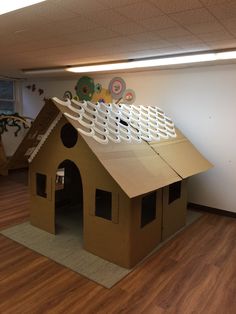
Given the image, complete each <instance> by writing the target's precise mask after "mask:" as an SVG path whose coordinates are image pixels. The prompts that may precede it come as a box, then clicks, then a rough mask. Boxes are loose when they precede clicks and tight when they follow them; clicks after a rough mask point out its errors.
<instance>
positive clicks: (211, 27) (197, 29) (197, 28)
mask: <svg viewBox="0 0 236 314" xmlns="http://www.w3.org/2000/svg"><path fill="white" fill-rule="evenodd" d="M185 27H186V28H187V29H188V30H190V31H191V33H193V34H196V35H198V34H205V33H212V32H218V31H224V27H223V26H222V24H221V23H219V22H213V23H201V24H192V25H186V26H185Z"/></svg>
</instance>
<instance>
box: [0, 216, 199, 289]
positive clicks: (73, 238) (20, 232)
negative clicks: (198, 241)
mask: <svg viewBox="0 0 236 314" xmlns="http://www.w3.org/2000/svg"><path fill="white" fill-rule="evenodd" d="M200 216H201V213H199V212H195V211H190V210H189V211H188V215H187V224H186V226H188V225H189V224H191V223H193V222H194V221H195V220H197V219H198V218H199V217H200ZM75 221H78V220H76V219H73V220H70V221H67V220H66V218H65V217H63V219H61V220H60V224H59V228H58V234H57V235H52V234H50V233H47V232H45V231H43V230H41V229H38V228H36V227H34V226H32V225H30V223H29V222H25V223H22V224H19V225H16V226H14V227H10V228H8V229H5V230H2V231H1V232H0V233H1V234H2V235H4V236H6V237H8V238H10V239H12V240H14V241H16V242H18V243H20V244H22V245H24V246H26V247H28V248H30V249H32V250H33V251H36V252H38V253H40V254H42V255H44V256H46V257H48V258H50V259H52V260H54V261H55V262H57V263H59V264H61V265H63V266H66V267H68V268H70V269H72V270H73V271H75V272H77V273H79V274H81V275H83V276H85V277H87V278H89V279H90V280H93V281H95V282H96V283H98V284H100V285H102V286H104V287H106V288H111V287H112V286H113V285H115V284H116V283H117V282H118V281H120V280H121V279H122V278H124V277H125V276H126V275H127V274H129V273H130V272H131V271H132V270H133V269H125V268H122V267H120V266H117V265H115V264H113V263H110V262H108V261H106V260H104V259H102V258H100V257H98V256H95V255H93V254H91V253H89V252H87V251H85V250H84V249H83V247H82V227H81V228H78V224H77V222H76V223H75ZM184 228H185V227H184ZM184 228H183V229H184ZM183 229H181V230H183ZM181 230H180V231H181ZM180 231H178V232H180ZM172 237H173V236H172ZM168 240H169V239H168ZM168 240H167V241H168ZM165 243H166V241H165V242H162V243H161V244H159V245H158V246H157V247H156V248H155V249H154V250H153V252H155V251H156V250H157V249H159V248H160V247H161V246H163V244H165ZM153 252H152V253H153ZM152 253H151V254H152ZM151 254H150V255H151ZM150 255H149V256H150Z"/></svg>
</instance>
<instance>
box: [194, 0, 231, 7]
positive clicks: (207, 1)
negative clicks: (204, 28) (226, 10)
mask: <svg viewBox="0 0 236 314" xmlns="http://www.w3.org/2000/svg"><path fill="white" fill-rule="evenodd" d="M200 1H201V2H202V4H203V5H205V6H211V5H218V4H226V3H229V2H233V1H234V0H200Z"/></svg>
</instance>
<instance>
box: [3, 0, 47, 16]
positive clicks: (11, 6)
mask: <svg viewBox="0 0 236 314" xmlns="http://www.w3.org/2000/svg"><path fill="white" fill-rule="evenodd" d="M43 1H46V0H7V1H3V0H2V1H0V15H2V14H5V13H8V12H12V11H15V10H18V9H22V8H25V7H28V6H30V5H33V4H36V3H40V2H43Z"/></svg>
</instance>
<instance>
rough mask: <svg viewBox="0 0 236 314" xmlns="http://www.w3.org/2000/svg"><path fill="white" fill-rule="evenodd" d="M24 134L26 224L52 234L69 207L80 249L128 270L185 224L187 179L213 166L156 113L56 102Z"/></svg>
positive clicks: (135, 108)
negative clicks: (76, 217) (76, 216)
mask: <svg viewBox="0 0 236 314" xmlns="http://www.w3.org/2000/svg"><path fill="white" fill-rule="evenodd" d="M29 133H30V134H28V135H27V136H26V138H25V139H24V140H23V142H22V144H21V145H20V147H19V148H18V151H17V154H16V157H15V158H16V159H17V160H24V161H26V160H27V159H28V161H29V178H30V194H31V223H32V224H33V225H35V226H37V227H39V228H41V229H43V230H46V231H48V232H50V233H57V228H56V218H57V213H58V210H64V214H65V215H70V213H71V207H73V206H74V207H75V208H77V209H76V210H80V211H81V215H82V218H81V219H83V224H82V225H83V231H82V232H83V245H84V248H85V249H86V250H88V251H90V252H92V253H93V254H96V255H98V256H100V257H102V258H104V259H107V260H109V261H111V262H114V263H116V264H118V265H120V266H123V267H126V268H130V267H133V266H134V265H135V264H137V263H138V262H139V261H140V260H141V259H143V258H144V257H145V256H146V255H147V254H149V253H150V252H151V251H152V250H153V249H154V248H155V246H156V245H157V244H158V243H160V242H161V241H162V240H165V239H166V238H168V237H169V236H171V235H172V234H174V233H175V232H176V231H178V230H179V229H180V228H181V227H183V226H184V225H185V222H186V205H187V184H186V178H188V177H189V176H192V175H195V174H197V173H200V172H202V171H206V170H208V169H209V168H211V167H212V165H211V164H210V163H209V162H208V161H207V160H206V159H205V158H204V157H203V156H202V155H201V154H200V153H199V152H198V151H197V149H196V148H195V147H194V146H193V145H192V144H191V143H190V141H189V140H188V139H187V138H186V137H185V136H184V135H183V134H182V133H181V132H180V131H179V130H178V129H177V128H176V127H175V126H174V123H173V122H172V120H171V119H170V118H169V117H166V115H165V114H164V112H163V111H162V110H161V109H160V108H157V107H146V108H145V107H143V106H131V107H128V106H126V105H115V104H110V105H107V106H105V105H103V104H96V105H94V104H91V103H89V102H85V101H84V102H76V101H69V100H68V101H66V102H63V101H60V100H59V99H57V98H53V99H52V100H49V101H48V102H47V103H46V104H45V106H44V108H43V109H42V111H41V112H40V113H39V115H38V116H37V118H36V120H35V121H34V123H33V125H32V127H31V130H30V132H29ZM59 174H60V175H62V176H63V178H62V179H61V181H60V182H61V185H60V188H58V175H59ZM58 204H59V205H58ZM60 204H63V206H62V207H60ZM72 205H73V206H72ZM76 206H77V207H76ZM78 228H79V222H78Z"/></svg>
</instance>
